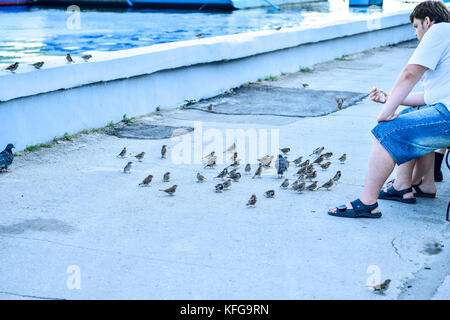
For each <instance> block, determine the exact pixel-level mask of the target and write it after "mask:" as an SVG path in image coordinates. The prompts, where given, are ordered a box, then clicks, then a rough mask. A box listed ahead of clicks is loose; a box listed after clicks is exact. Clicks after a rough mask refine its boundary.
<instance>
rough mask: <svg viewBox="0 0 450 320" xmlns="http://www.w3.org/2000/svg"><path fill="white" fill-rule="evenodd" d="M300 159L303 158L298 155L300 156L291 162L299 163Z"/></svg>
mask: <svg viewBox="0 0 450 320" xmlns="http://www.w3.org/2000/svg"><path fill="white" fill-rule="evenodd" d="M302 160H303V156H300V157H298V158H297V159H295V160H294V161H293V162H294V163H295V164H300V163H301V162H302Z"/></svg>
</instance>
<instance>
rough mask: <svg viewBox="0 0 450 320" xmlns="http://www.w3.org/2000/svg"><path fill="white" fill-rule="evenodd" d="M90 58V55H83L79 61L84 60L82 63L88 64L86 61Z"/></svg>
mask: <svg viewBox="0 0 450 320" xmlns="http://www.w3.org/2000/svg"><path fill="white" fill-rule="evenodd" d="M90 58H92V55H90V54H85V55H84V56H81V59H83V60H84V62H88V60H89V59H90Z"/></svg>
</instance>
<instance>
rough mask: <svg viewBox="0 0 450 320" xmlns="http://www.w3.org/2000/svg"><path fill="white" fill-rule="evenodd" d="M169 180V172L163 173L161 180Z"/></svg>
mask: <svg viewBox="0 0 450 320" xmlns="http://www.w3.org/2000/svg"><path fill="white" fill-rule="evenodd" d="M169 180H170V172H166V173H164V176H163V181H164V182H169Z"/></svg>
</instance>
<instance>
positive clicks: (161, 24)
mask: <svg viewBox="0 0 450 320" xmlns="http://www.w3.org/2000/svg"><path fill="white" fill-rule="evenodd" d="M415 5H416V3H410V2H402V1H399V0H385V2H384V6H383V7H370V8H349V7H348V0H346V1H344V0H329V1H324V2H316V3H308V4H298V5H290V6H283V7H281V10H279V11H278V10H275V9H274V8H271V7H268V8H255V9H245V10H235V11H231V12H202V11H177V10H148V9H147V10H134V9H133V10H132V9H126V10H117V9H107V10H106V9H105V10H93V9H86V10H85V9H83V8H80V12H79V13H77V12H76V11H75V12H74V11H70V10H69V11H68V10H66V9H65V8H58V9H56V8H55V9H52V8H25V7H21V8H0V63H2V64H6V63H12V62H14V61H19V62H33V61H37V60H38V59H39V57H42V56H65V54H66V53H72V54H75V55H77V54H81V53H85V52H87V51H115V50H121V49H129V48H135V47H142V46H149V45H153V44H157V43H164V42H172V41H180V40H189V39H195V38H196V35H197V34H199V33H203V37H211V36H217V35H227V34H236V33H242V32H247V31H256V30H264V29H271V28H275V27H278V26H281V27H283V28H288V27H292V26H299V25H302V26H313V25H317V24H320V23H323V22H327V23H329V22H330V21H333V20H340V19H345V18H351V17H358V16H361V15H376V14H379V12H396V11H400V10H410V9H412V8H413V7H414V6H415Z"/></svg>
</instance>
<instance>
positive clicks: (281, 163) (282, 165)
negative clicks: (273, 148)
mask: <svg viewBox="0 0 450 320" xmlns="http://www.w3.org/2000/svg"><path fill="white" fill-rule="evenodd" d="M288 165H289V163H288V161H287V160H286V159H285V158H283V156H282V155H281V154H279V155H278V178H282V177H283V174H284V172H285V171H286V170H287V168H288Z"/></svg>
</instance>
